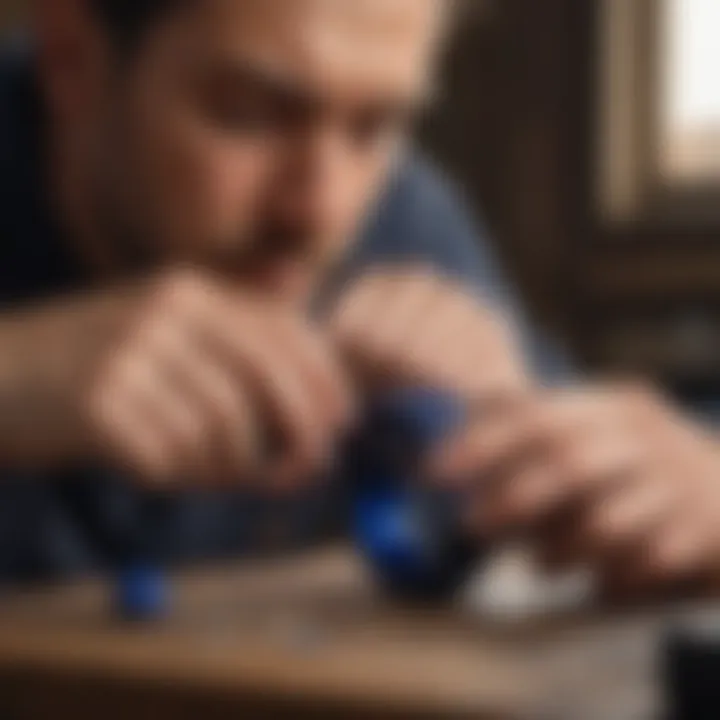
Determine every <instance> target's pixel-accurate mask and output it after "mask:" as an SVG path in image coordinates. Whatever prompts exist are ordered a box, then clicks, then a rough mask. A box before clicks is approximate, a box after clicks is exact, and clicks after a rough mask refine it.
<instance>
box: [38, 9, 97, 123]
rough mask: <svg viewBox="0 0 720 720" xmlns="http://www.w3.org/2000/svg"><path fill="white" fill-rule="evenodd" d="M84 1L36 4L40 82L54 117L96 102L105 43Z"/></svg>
mask: <svg viewBox="0 0 720 720" xmlns="http://www.w3.org/2000/svg"><path fill="white" fill-rule="evenodd" d="M88 5H89V4H88V1H87V0H37V3H36V7H35V29H36V38H37V53H38V64H39V71H40V80H41V82H42V85H43V89H44V91H45V93H46V97H47V100H48V102H49V103H50V106H51V109H52V111H53V112H54V113H60V114H61V115H62V116H67V115H68V113H73V112H76V111H77V110H79V109H82V108H84V107H86V106H87V104H88V103H91V102H93V101H94V100H97V98H98V94H99V93H100V91H101V88H102V81H103V78H104V76H105V73H106V72H107V68H108V65H109V47H108V42H107V39H106V38H105V36H104V33H103V31H102V29H101V28H100V27H99V25H98V23H97V21H96V20H95V19H94V18H93V17H92V14H91V12H90V9H89V7H88Z"/></svg>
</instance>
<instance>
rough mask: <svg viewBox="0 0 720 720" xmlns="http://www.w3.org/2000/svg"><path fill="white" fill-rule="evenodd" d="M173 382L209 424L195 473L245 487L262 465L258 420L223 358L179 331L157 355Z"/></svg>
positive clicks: (197, 454) (165, 341)
mask: <svg viewBox="0 0 720 720" xmlns="http://www.w3.org/2000/svg"><path fill="white" fill-rule="evenodd" d="M157 352H158V354H159V355H160V356H161V359H160V362H162V363H163V364H164V367H165V368H166V372H167V376H168V382H169V383H171V384H172V386H173V388H174V389H175V392H176V393H178V394H179V395H182V396H184V397H185V398H186V403H187V405H188V406H190V407H192V408H193V409H194V411H195V412H196V413H198V415H199V416H200V417H202V418H204V419H205V420H204V421H203V423H202V424H203V428H204V437H203V438H202V442H200V443H199V444H198V446H197V447H196V448H195V462H196V465H197V467H196V468H195V472H197V473H200V474H201V476H203V478H204V479H205V480H206V481H208V482H213V483H214V482H219V483H224V482H229V481H231V480H232V481H234V482H241V481H243V480H244V479H247V476H249V475H251V474H254V473H255V472H257V471H258V469H259V467H260V464H261V458H262V453H261V447H260V436H259V432H258V428H257V418H256V417H255V413H254V411H253V409H252V406H251V403H250V400H249V398H248V396H247V394H246V392H245V389H244V387H243V385H242V384H241V383H240V382H238V380H237V379H236V378H234V377H233V376H232V373H231V371H230V370H229V369H227V368H226V367H224V366H223V365H222V364H221V362H220V360H219V359H216V358H215V357H213V356H212V355H210V354H209V353H208V352H206V350H205V349H204V348H203V347H201V346H199V345H198V344H197V343H193V342H192V340H191V338H189V337H187V336H184V335H183V334H182V333H181V332H180V331H178V332H176V333H167V334H166V336H165V337H164V339H163V342H162V343H161V347H159V348H158V350H157Z"/></svg>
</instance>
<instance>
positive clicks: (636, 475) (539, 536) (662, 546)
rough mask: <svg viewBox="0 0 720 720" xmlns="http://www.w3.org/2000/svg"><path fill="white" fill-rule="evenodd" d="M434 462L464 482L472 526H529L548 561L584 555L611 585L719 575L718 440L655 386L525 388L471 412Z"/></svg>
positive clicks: (620, 589) (441, 473) (635, 589)
mask: <svg viewBox="0 0 720 720" xmlns="http://www.w3.org/2000/svg"><path fill="white" fill-rule="evenodd" d="M432 472H433V475H435V476H437V477H445V478H451V479H452V480H451V482H452V481H454V482H456V483H458V484H459V485H461V486H462V485H463V481H466V482H467V484H466V485H465V487H466V488H470V489H471V494H472V492H474V493H475V495H474V497H475V500H474V501H473V502H470V503H469V512H468V522H469V525H470V527H471V528H473V529H474V530H475V531H476V532H477V533H479V534H481V535H483V536H488V535H490V536H495V535H496V534H503V533H514V532H521V533H528V534H530V535H531V536H532V537H534V538H535V539H536V540H537V542H538V545H539V548H540V550H541V554H542V555H543V556H544V557H545V559H546V561H547V562H548V564H549V565H551V566H560V567H565V566H573V565H590V566H592V567H594V568H596V569H597V570H599V572H600V577H601V578H602V580H604V584H605V585H606V587H607V588H608V590H610V591H611V592H613V593H620V594H623V595H625V594H628V593H630V594H637V593H644V592H645V591H650V592H655V591H657V590H659V589H660V588H666V589H670V588H672V587H674V586H677V585H681V584H684V583H686V582H688V583H690V582H693V583H694V582H696V581H700V582H703V583H705V582H710V581H712V582H713V583H714V584H715V581H716V579H717V578H719V577H720V447H719V446H718V444H717V442H716V440H715V439H714V438H712V437H710V436H709V434H708V433H707V432H706V431H704V430H703V429H702V428H701V427H699V426H697V425H695V424H694V423H693V422H691V421H690V420H689V419H687V418H685V417H683V416H682V414H681V413H679V412H677V411H675V410H674V409H673V408H672V407H671V406H670V405H669V404H668V403H667V402H666V401H665V400H664V399H662V398H661V397H660V396H659V395H658V394H656V393H655V392H654V391H652V390H649V389H645V388H636V387H624V386H622V387H617V386H616V387H604V388H596V389H594V390H579V391H566V392H561V393H547V394H545V395H544V396H542V395H541V396H539V397H537V398H535V399H528V401H527V402H526V403H525V404H523V405H519V406H517V407H516V408H515V409H514V410H513V411H512V412H509V413H506V414H504V415H501V416H499V417H498V418H497V421H495V420H493V419H492V418H480V419H479V421H478V423H477V424H476V425H475V426H474V427H473V426H471V427H469V428H467V429H466V430H465V431H464V432H463V433H462V435H461V436H459V437H457V438H456V439H454V440H453V441H451V442H450V443H449V444H448V445H447V446H446V447H445V448H443V449H442V451H441V452H440V453H438V456H437V457H436V458H435V460H434V462H433V468H432ZM478 479H481V480H479V481H478Z"/></svg>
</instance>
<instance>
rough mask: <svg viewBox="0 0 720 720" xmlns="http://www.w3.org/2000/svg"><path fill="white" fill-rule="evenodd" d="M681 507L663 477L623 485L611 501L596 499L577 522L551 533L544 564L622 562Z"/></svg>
mask: <svg viewBox="0 0 720 720" xmlns="http://www.w3.org/2000/svg"><path fill="white" fill-rule="evenodd" d="M677 501H678V494H677V491H676V490H675V488H674V486H673V485H672V484H671V483H668V482H659V481H658V478H657V477H653V476H642V475H641V476H639V477H637V478H634V479H633V478H630V477H628V479H627V480H626V481H624V482H622V483H621V484H620V485H619V487H618V488H616V489H615V490H614V491H612V492H610V493H609V494H608V495H607V496H605V497H597V498H593V499H592V501H590V502H588V503H587V504H586V505H585V507H583V508H581V507H579V508H578V509H577V512H576V513H575V515H574V516H573V517H572V518H569V519H566V522H565V523H564V524H562V525H560V526H558V527H557V528H551V529H550V530H549V532H548V531H546V533H545V542H544V545H545V550H544V560H545V562H546V564H547V565H549V566H551V567H561V566H565V565H572V564H577V563H578V562H580V561H591V562H603V563H610V562H612V561H613V558H615V557H617V558H618V559H619V560H620V561H622V558H624V557H626V555H627V553H628V552H630V551H632V549H633V548H634V547H636V546H638V545H641V544H642V543H643V542H644V539H645V538H647V537H649V536H651V535H652V534H653V533H654V532H655V531H656V530H657V529H658V528H661V527H662V526H664V525H665V524H666V523H667V522H668V521H669V519H670V518H671V517H672V514H673V512H674V511H675V508H676V503H677Z"/></svg>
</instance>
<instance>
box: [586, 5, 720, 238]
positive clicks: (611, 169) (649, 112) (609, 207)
mask: <svg viewBox="0 0 720 720" xmlns="http://www.w3.org/2000/svg"><path fill="white" fill-rule="evenodd" d="M665 2H666V0H601V3H600V13H601V18H600V22H599V23H598V27H599V32H600V38H599V40H598V42H599V49H600V57H601V58H602V62H601V66H600V78H599V87H600V94H599V95H600V97H599V109H598V110H599V130H600V131H599V142H598V143H597V151H598V157H596V168H597V180H598V187H597V193H596V196H597V200H598V202H597V203H596V204H597V207H598V211H599V215H600V221H601V223H602V224H603V225H606V226H607V225H609V226H615V227H617V226H627V225H632V226H638V225H640V226H642V225H653V226H657V225H659V224H664V225H666V226H669V227H677V226H681V227H685V228H687V227H695V226H699V225H702V226H704V227H707V226H717V227H720V183H718V182H717V181H712V180H710V181H708V180H698V181H697V182H684V181H683V182H682V183H672V182H668V181H667V180H665V179H664V178H663V174H662V171H661V157H660V142H661V125H660V123H661V115H660V113H661V111H662V110H661V108H662V104H663V103H662V100H663V95H662V93H663V76H662V73H663V69H664V60H663V56H662V51H663V47H662V37H663V27H664V19H665V8H664V3H665Z"/></svg>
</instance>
